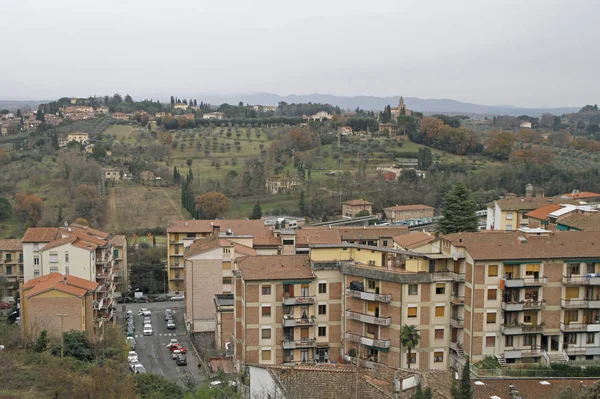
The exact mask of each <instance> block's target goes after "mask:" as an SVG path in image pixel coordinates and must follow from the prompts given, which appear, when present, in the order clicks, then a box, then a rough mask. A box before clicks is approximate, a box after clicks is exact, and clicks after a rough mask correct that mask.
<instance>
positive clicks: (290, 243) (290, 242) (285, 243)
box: [283, 240, 295, 245]
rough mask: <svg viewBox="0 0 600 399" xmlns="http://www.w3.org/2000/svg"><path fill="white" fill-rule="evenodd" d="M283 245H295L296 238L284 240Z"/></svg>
mask: <svg viewBox="0 0 600 399" xmlns="http://www.w3.org/2000/svg"><path fill="white" fill-rule="evenodd" d="M283 245H295V242H294V240H283Z"/></svg>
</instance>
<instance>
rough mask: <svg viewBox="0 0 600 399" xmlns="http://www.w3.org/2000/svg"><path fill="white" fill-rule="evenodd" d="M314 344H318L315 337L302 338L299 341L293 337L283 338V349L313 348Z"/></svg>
mask: <svg viewBox="0 0 600 399" xmlns="http://www.w3.org/2000/svg"><path fill="white" fill-rule="evenodd" d="M314 346H316V341H315V339H314V338H308V339H301V340H299V341H294V340H293V339H284V340H283V349H299V348H312V347H314Z"/></svg>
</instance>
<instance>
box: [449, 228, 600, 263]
mask: <svg viewBox="0 0 600 399" xmlns="http://www.w3.org/2000/svg"><path fill="white" fill-rule="evenodd" d="M521 237H522V238H525V239H526V241H525V242H522V241H521V240H520V238H521ZM441 238H442V239H445V240H449V241H450V242H452V244H453V245H455V246H457V247H464V248H465V249H466V250H467V251H468V252H469V253H470V254H471V256H472V257H473V259H475V260H500V261H502V260H516V259H519V260H525V259H565V258H573V259H576V258H590V257H591V258H599V257H600V232H590V231H556V232H552V233H549V234H547V235H539V236H538V235H532V234H526V233H523V232H520V231H488V232H479V233H454V234H447V235H444V236H442V237H441Z"/></svg>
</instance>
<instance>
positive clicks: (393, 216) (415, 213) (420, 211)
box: [383, 204, 435, 223]
mask: <svg viewBox="0 0 600 399" xmlns="http://www.w3.org/2000/svg"><path fill="white" fill-rule="evenodd" d="M383 211H384V212H385V217H386V218H387V219H388V221H389V222H390V223H397V222H403V221H406V220H409V219H423V218H432V217H433V212H434V211H435V208H432V207H431V206H427V205H422V204H419V205H397V206H391V207H389V208H385V209H384V210H383Z"/></svg>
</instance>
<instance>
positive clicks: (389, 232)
mask: <svg viewBox="0 0 600 399" xmlns="http://www.w3.org/2000/svg"><path fill="white" fill-rule="evenodd" d="M329 229H330V230H337V231H338V232H339V234H340V238H341V240H342V242H347V243H349V244H361V245H370V246H375V247H386V248H392V247H393V246H394V237H397V236H400V235H404V234H407V233H408V227H406V226H331V227H329V226H327V228H325V227H312V226H306V227H303V228H302V229H301V230H317V231H326V230H329ZM312 243H313V244H318V243H320V244H335V242H322V241H317V240H315V241H312Z"/></svg>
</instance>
